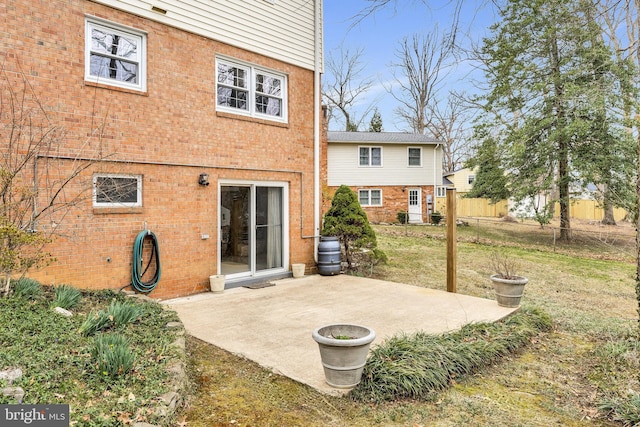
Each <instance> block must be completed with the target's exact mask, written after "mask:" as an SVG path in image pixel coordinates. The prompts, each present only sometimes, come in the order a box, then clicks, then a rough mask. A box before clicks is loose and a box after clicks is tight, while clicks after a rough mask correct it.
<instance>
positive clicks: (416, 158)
mask: <svg viewBox="0 0 640 427" xmlns="http://www.w3.org/2000/svg"><path fill="white" fill-rule="evenodd" d="M407 164H408V165H409V166H422V148H420V147H409V148H408V149H407Z"/></svg>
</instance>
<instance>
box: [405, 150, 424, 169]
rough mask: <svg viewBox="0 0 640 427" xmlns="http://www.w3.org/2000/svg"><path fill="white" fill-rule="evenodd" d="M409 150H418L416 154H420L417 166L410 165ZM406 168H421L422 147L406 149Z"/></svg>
mask: <svg viewBox="0 0 640 427" xmlns="http://www.w3.org/2000/svg"><path fill="white" fill-rule="evenodd" d="M411 150H418V152H419V153H420V157H419V158H418V160H419V161H420V163H419V164H417V165H412V164H411V155H410V152H411ZM407 167H410V168H421V167H422V147H407Z"/></svg>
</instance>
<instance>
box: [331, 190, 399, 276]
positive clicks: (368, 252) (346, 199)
mask: <svg viewBox="0 0 640 427" xmlns="http://www.w3.org/2000/svg"><path fill="white" fill-rule="evenodd" d="M322 235H323V236H336V237H338V238H339V240H340V245H341V247H342V255H343V257H344V261H345V262H346V265H347V269H348V270H349V271H351V272H352V273H356V274H370V273H371V272H372V270H373V266H374V265H376V264H377V263H379V262H386V260H387V256H386V255H385V253H384V252H383V251H382V250H380V249H378V242H377V240H376V233H375V231H374V230H373V228H372V227H371V224H370V223H369V219H368V218H367V214H366V213H365V211H364V210H363V209H362V207H361V206H360V202H359V201H358V196H357V195H356V193H355V192H354V191H353V190H352V189H351V188H349V187H348V186H346V185H341V186H340V187H339V188H338V189H337V190H336V192H335V194H334V195H333V198H332V199H331V207H330V208H329V210H328V211H327V212H326V213H325V214H324V218H323V224H322Z"/></svg>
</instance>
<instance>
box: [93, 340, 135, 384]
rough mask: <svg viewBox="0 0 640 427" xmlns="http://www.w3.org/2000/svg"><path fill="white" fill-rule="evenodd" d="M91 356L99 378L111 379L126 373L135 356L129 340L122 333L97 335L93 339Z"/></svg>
mask: <svg viewBox="0 0 640 427" xmlns="http://www.w3.org/2000/svg"><path fill="white" fill-rule="evenodd" d="M91 357H92V358H93V360H94V361H95V362H96V371H97V373H98V375H99V376H100V377H101V378H105V379H113V378H116V377H118V376H120V375H123V374H126V373H127V372H129V371H130V370H131V368H132V367H133V362H134V359H135V356H134V354H133V352H132V351H131V349H129V341H127V339H126V338H125V337H123V336H122V335H118V334H106V335H98V336H96V337H95V338H94V339H93V347H92V348H91Z"/></svg>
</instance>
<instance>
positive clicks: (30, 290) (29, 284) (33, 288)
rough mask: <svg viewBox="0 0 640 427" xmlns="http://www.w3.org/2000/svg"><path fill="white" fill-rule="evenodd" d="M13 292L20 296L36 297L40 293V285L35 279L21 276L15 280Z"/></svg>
mask: <svg viewBox="0 0 640 427" xmlns="http://www.w3.org/2000/svg"><path fill="white" fill-rule="evenodd" d="M13 293H14V294H15V295H16V296H17V297H21V298H37V297H39V296H40V295H42V285H41V284H40V282H38V281H37V280H34V279H29V278H28V277H23V278H21V279H19V280H18V281H17V282H15V284H14V287H13Z"/></svg>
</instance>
